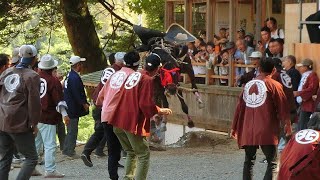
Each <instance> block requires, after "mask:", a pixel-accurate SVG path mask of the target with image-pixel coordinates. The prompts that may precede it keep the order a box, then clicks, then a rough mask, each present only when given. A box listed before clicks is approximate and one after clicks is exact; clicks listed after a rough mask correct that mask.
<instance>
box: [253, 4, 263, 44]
mask: <svg viewBox="0 0 320 180" xmlns="http://www.w3.org/2000/svg"><path fill="white" fill-rule="evenodd" d="M255 6H256V10H257V11H256V29H255V32H256V33H255V37H254V39H256V40H257V41H259V40H260V39H261V35H260V29H261V25H262V24H261V15H262V6H261V1H256V4H255Z"/></svg>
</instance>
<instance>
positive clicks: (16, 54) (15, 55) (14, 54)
mask: <svg viewBox="0 0 320 180" xmlns="http://www.w3.org/2000/svg"><path fill="white" fill-rule="evenodd" d="M19 49H20V48H18V47H17V48H14V49H13V51H12V60H11V63H14V64H15V63H17V62H19V61H20V59H21V57H20V56H19Z"/></svg>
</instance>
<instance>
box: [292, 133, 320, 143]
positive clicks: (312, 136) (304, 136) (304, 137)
mask: <svg viewBox="0 0 320 180" xmlns="http://www.w3.org/2000/svg"><path fill="white" fill-rule="evenodd" d="M295 139H296V141H297V142H298V143H299V144H310V143H313V142H315V141H317V140H318V139H319V132H318V131H315V130H313V129H304V130H301V131H299V132H297V134H296V137H295Z"/></svg>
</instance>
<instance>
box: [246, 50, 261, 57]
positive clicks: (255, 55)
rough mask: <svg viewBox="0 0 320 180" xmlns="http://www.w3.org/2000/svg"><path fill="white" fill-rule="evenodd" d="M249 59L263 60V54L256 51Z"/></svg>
mask: <svg viewBox="0 0 320 180" xmlns="http://www.w3.org/2000/svg"><path fill="white" fill-rule="evenodd" d="M249 58H262V54H261V52H260V51H254V52H252V53H251V55H250V56H249Z"/></svg>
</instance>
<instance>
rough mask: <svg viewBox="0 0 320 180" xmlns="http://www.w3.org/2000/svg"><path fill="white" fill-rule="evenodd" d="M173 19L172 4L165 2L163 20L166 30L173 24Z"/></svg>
mask: <svg viewBox="0 0 320 180" xmlns="http://www.w3.org/2000/svg"><path fill="white" fill-rule="evenodd" d="M173 18H174V3H173V2H169V1H166V2H165V20H164V27H165V29H168V27H169V26H170V24H172V23H173Z"/></svg>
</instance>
